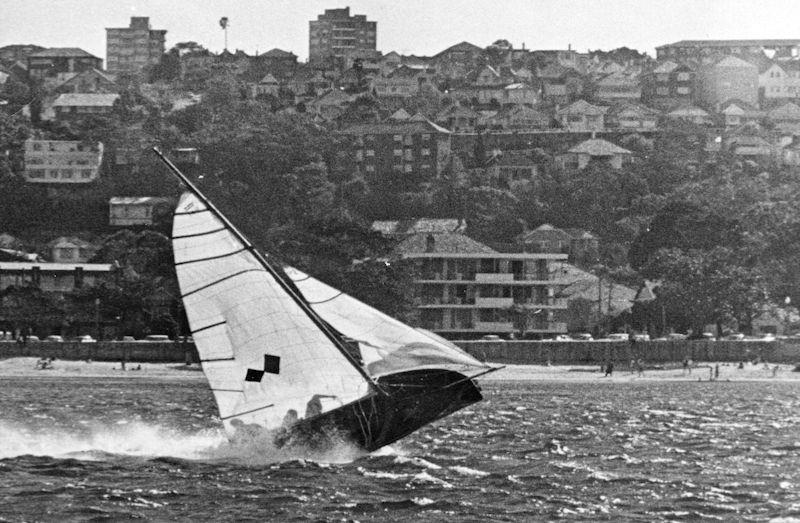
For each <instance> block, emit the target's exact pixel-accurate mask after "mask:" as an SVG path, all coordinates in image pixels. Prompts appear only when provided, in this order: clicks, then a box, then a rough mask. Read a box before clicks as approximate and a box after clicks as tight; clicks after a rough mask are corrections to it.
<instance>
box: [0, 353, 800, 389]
mask: <svg viewBox="0 0 800 523" xmlns="http://www.w3.org/2000/svg"><path fill="white" fill-rule="evenodd" d="M37 361H38V358H32V357H20V358H8V359H4V360H0V377H31V378H43V377H48V378H52V377H64V378H71V377H75V378H126V379H136V378H166V379H196V380H204V379H205V376H204V375H203V373H202V371H201V369H200V366H199V365H197V364H194V365H189V366H187V365H183V364H181V363H128V364H127V365H126V366H125V370H123V369H122V368H121V366H120V363H119V362H113V361H91V362H86V361H73V360H56V361H54V362H53V364H52V368H49V369H44V370H42V369H37V368H36V364H37ZM497 365H498V366H500V365H501V364H497ZM715 365H719V381H800V372H793V369H794V366H793V365H778V369H777V371H776V370H775V365H769V364H768V365H767V366H765V365H764V364H759V365H754V364H752V363H746V364H745V365H744V368H743V369H739V368H738V366H737V365H736V364H734V363H713V362H712V363H706V362H698V363H696V364H695V366H694V367H693V368H692V369H691V372H685V371H684V370H683V368H682V366H681V365H680V364H679V363H676V364H674V365H673V366H665V367H663V368H648V369H646V370H645V371H644V372H643V373H642V374H641V375H639V374H637V373H636V372H635V371H633V372H632V371H631V370H630V369H629V368H628V366H627V365H623V366H619V365H617V366H615V368H614V372H613V373H612V375H611V376H608V377H607V376H605V375H604V373H602V372H601V371H600V367H599V366H585V365H584V366H581V365H553V366H545V365H506V366H505V367H503V368H502V369H500V370H498V371H496V372H492V373H490V374H487V375H485V376H482V377H481V378H480V380H481V381H487V382H488V381H492V382H495V381H501V382H502V381H560V382H573V381H574V382H587V381H607V382H615V383H616V382H634V381H698V380H700V381H709V377H710V372H709V368H711V369H712V371H713V368H714V366H715Z"/></svg>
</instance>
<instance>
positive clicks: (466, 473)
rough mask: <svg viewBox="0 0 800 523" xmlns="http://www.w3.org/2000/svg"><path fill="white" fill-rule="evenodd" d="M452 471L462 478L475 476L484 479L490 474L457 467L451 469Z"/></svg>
mask: <svg viewBox="0 0 800 523" xmlns="http://www.w3.org/2000/svg"><path fill="white" fill-rule="evenodd" d="M450 470H452V471H453V472H456V473H458V474H461V475H462V476H474V477H478V478H482V477H485V476H488V475H489V473H488V472H484V471H482V470H477V469H471V468H469V467H461V466H455V467H450Z"/></svg>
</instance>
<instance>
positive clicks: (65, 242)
mask: <svg viewBox="0 0 800 523" xmlns="http://www.w3.org/2000/svg"><path fill="white" fill-rule="evenodd" d="M47 247H48V249H49V251H50V259H51V260H52V261H53V262H56V263H86V262H87V261H89V260H90V259H92V258H93V257H94V255H95V254H96V253H97V251H98V247H96V246H95V245H92V244H91V243H89V242H87V241H85V240H81V239H80V238H76V237H74V236H61V237H59V238H56V239H55V240H53V241H51V242H50V243H48V244H47Z"/></svg>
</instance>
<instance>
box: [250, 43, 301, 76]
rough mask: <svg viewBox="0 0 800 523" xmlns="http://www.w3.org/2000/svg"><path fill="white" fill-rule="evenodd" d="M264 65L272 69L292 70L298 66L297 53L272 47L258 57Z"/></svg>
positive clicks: (257, 59)
mask: <svg viewBox="0 0 800 523" xmlns="http://www.w3.org/2000/svg"><path fill="white" fill-rule="evenodd" d="M256 61H258V62H261V64H262V67H264V68H265V69H267V70H270V71H273V70H274V71H292V70H294V68H295V67H297V55H296V54H294V53H292V52H291V51H284V50H283V49H277V48H276V49H270V50H269V51H267V52H266V53H261V54H260V55H258V56H257V57H256Z"/></svg>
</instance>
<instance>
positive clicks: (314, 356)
mask: <svg viewBox="0 0 800 523" xmlns="http://www.w3.org/2000/svg"><path fill="white" fill-rule="evenodd" d="M173 249H174V255H175V268H176V272H177V275H178V282H179V284H180V289H181V293H182V296H183V303H184V307H185V309H186V315H187V317H188V320H189V325H190V327H191V331H192V336H193V337H194V342H195V345H196V346H197V350H198V352H199V354H200V359H201V362H202V366H203V371H204V372H205V374H206V376H207V377H208V381H209V383H210V385H211V389H212V391H213V393H214V397H215V398H216V401H217V404H218V406H219V412H220V416H221V418H222V419H223V420H224V421H225V426H226V428H228V429H229V430H230V429H231V427H232V425H237V423H236V422H235V420H237V419H238V420H240V421H242V422H243V423H246V424H258V425H260V426H262V427H265V428H267V429H273V428H277V427H279V426H281V425H282V424H283V423H284V422H285V421H294V420H295V419H297V418H300V419H302V418H303V417H310V416H313V415H317V414H320V413H323V412H327V411H329V410H331V409H334V408H337V407H340V406H342V405H345V404H348V403H350V402H353V401H356V400H358V399H360V398H363V397H364V396H367V395H368V394H370V393H371V392H372V387H371V386H370V381H369V379H368V378H367V376H366V375H365V374H364V372H363V370H362V369H359V368H358V367H357V366H356V365H355V364H354V362H353V361H351V360H349V359H348V358H347V357H346V356H345V354H344V353H343V351H342V349H341V347H339V346H337V345H336V343H335V342H334V341H332V339H331V338H330V337H329V336H328V335H326V333H325V332H323V331H322V330H321V329H320V328H319V327H318V325H317V324H316V323H315V322H314V320H313V319H312V317H311V315H310V311H307V310H304V309H303V307H302V306H301V302H300V301H299V300H300V299H299V298H295V297H293V296H292V295H290V294H289V292H287V290H286V289H285V288H284V287H282V286H281V284H280V283H279V282H278V281H277V280H276V278H275V277H274V276H273V275H272V273H271V272H270V271H269V270H267V269H266V268H265V267H264V265H263V264H262V263H261V262H260V261H259V260H258V258H256V256H255V255H253V254H252V253H251V251H250V250H248V249H247V247H246V246H245V245H244V244H243V243H242V241H240V240H239V239H238V238H237V236H236V235H235V234H233V233H232V232H231V231H230V230H229V229H227V228H226V226H225V225H224V224H223V222H222V221H221V220H220V219H218V218H217V217H216V216H215V214H214V213H213V212H212V211H211V210H210V209H208V207H206V205H205V204H204V203H202V202H201V201H200V200H199V199H198V198H197V197H196V196H194V195H192V194H189V193H186V194H184V195H183V196H182V197H181V200H180V202H179V204H178V207H177V209H176V211H175V221H174V225H173Z"/></svg>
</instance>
